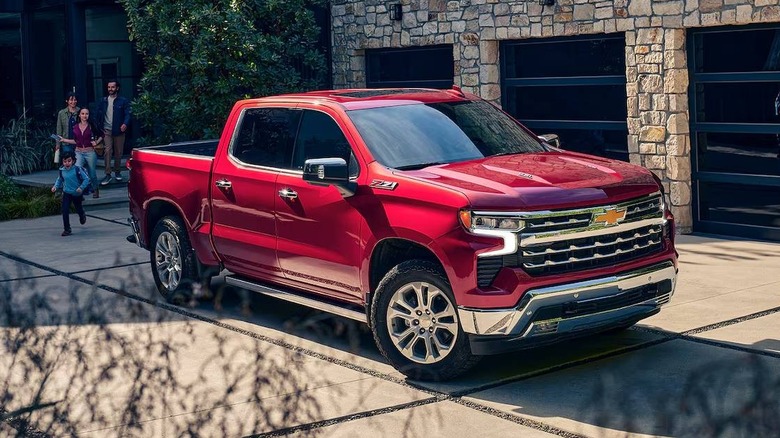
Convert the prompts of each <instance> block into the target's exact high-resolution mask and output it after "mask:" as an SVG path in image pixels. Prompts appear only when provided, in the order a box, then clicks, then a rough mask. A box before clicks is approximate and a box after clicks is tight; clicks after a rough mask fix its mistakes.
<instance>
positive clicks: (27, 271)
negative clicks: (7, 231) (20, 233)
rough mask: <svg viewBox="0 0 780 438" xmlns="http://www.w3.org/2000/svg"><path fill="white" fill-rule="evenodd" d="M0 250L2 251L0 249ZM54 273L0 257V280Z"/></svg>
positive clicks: (44, 275)
mask: <svg viewBox="0 0 780 438" xmlns="http://www.w3.org/2000/svg"><path fill="white" fill-rule="evenodd" d="M0 251H4V250H3V249H0ZM50 275H55V274H54V273H52V272H50V271H46V270H43V269H39V268H36V267H34V266H30V265H28V264H26V263H20V262H17V261H15V260H11V259H8V258H5V257H0V282H1V281H9V280H18V279H22V278H33V277H46V276H50Z"/></svg>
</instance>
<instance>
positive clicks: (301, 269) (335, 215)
mask: <svg viewBox="0 0 780 438" xmlns="http://www.w3.org/2000/svg"><path fill="white" fill-rule="evenodd" d="M332 157H338V158H344V159H345V160H347V162H348V163H350V174H351V175H352V176H353V177H357V174H358V165H357V161H356V160H355V157H354V154H353V153H352V149H351V147H350V144H349V142H348V140H347V139H346V137H345V136H344V134H343V132H342V130H341V128H340V127H339V125H338V124H337V123H336V121H335V120H334V119H333V118H332V117H331V116H330V115H328V114H326V113H324V112H320V111H315V110H304V111H303V116H302V119H301V127H300V130H299V132H298V136H297V139H296V142H295V152H294V154H293V165H292V167H293V169H292V170H291V171H288V172H282V173H280V174H279V177H278V178H277V181H276V191H277V198H276V211H277V215H278V221H277V233H278V234H277V235H278V237H279V240H278V256H279V265H280V266H281V268H282V271H283V272H284V275H285V276H286V277H287V278H288V279H289V280H292V281H294V282H297V283H302V284H306V286H304V287H306V288H311V287H312V286H314V287H315V288H317V289H318V290H319V291H320V292H321V293H325V294H329V295H331V296H334V297H338V298H341V299H348V300H351V301H354V302H359V300H360V299H361V287H360V275H359V273H360V226H361V224H362V223H363V222H364V220H363V217H362V216H361V215H360V214H359V212H358V211H357V210H356V209H355V208H354V207H353V205H354V200H355V198H354V197H353V198H344V197H342V196H341V194H340V193H339V191H338V190H337V189H336V188H335V187H332V186H328V187H321V186H315V185H312V184H309V183H307V182H305V181H303V177H302V170H303V163H304V161H305V160H307V159H310V158H332ZM358 196H359V195H358Z"/></svg>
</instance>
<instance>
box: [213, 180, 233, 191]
mask: <svg viewBox="0 0 780 438" xmlns="http://www.w3.org/2000/svg"><path fill="white" fill-rule="evenodd" d="M215 184H216V185H217V187H219V188H220V189H229V188H231V187H233V184H232V183H231V182H230V181H228V180H226V179H220V180H218V181H217V182H216V183H215Z"/></svg>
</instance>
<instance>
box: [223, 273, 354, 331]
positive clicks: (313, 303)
mask: <svg viewBox="0 0 780 438" xmlns="http://www.w3.org/2000/svg"><path fill="white" fill-rule="evenodd" d="M225 282H226V283H227V284H229V285H232V286H236V287H240V288H242V289H246V290H251V291H252V292H257V293H261V294H263V295H268V296H270V297H274V298H278V299H280V300H284V301H289V302H291V303H295V304H300V305H303V306H306V307H311V308H312V309H317V310H321V311H323V312H328V313H332V314H334V315H338V316H343V317H344V318H349V319H354V320H356V321H359V322H362V323H366V314H365V312H359V311H357V310H353V309H348V308H346V307H342V306H339V305H336V304H330V303H324V302H322V301H319V300H315V299H313V298H309V297H305V296H302V295H298V294H295V293H292V292H288V291H286V290H282V289H276V288H273V287H270V286H267V285H265V284H260V283H253V282H251V281H247V280H242V279H240V278H236V277H233V276H227V277H225Z"/></svg>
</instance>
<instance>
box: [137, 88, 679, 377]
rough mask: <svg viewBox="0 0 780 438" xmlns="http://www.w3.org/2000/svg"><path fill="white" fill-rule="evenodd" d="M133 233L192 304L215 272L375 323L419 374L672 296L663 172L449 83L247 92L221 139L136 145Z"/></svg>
mask: <svg viewBox="0 0 780 438" xmlns="http://www.w3.org/2000/svg"><path fill="white" fill-rule="evenodd" d="M129 167H130V168H131V171H130V175H131V176H130V183H129V196H130V213H131V218H130V219H129V221H130V223H131V226H132V228H133V233H134V236H133V237H131V239H130V240H134V241H135V242H136V243H137V244H138V245H140V246H141V247H143V248H147V249H149V251H150V259H151V267H152V273H153V276H154V280H155V282H156V284H157V288H158V289H159V291H160V293H162V295H163V296H165V297H166V298H167V299H168V300H171V301H174V302H175V301H176V300H178V299H181V298H183V297H186V296H187V295H188V294H190V293H192V290H193V285H194V284H196V283H199V282H201V281H203V280H204V279H208V278H210V276H211V275H213V274H214V273H215V272H220V271H223V270H226V271H227V276H226V281H227V283H229V284H231V285H235V286H237V287H240V288H244V289H247V290H251V291H256V292H260V293H265V294H270V295H273V296H275V297H278V298H282V299H286V300H290V301H293V302H297V303H300V304H303V305H306V306H310V307H314V308H317V309H321V310H324V311H327V312H331V313H335V314H338V315H341V316H345V317H349V318H353V319H356V320H359V321H362V322H367V323H368V324H369V326H370V327H371V329H372V332H373V333H374V339H375V340H376V343H377V346H378V348H379V350H380V351H381V352H382V353H383V354H384V356H385V357H386V358H387V359H388V360H389V361H390V362H391V363H392V364H393V365H394V366H395V367H396V368H397V369H398V370H400V371H401V372H403V373H405V374H406V375H408V376H410V377H412V378H417V379H429V380H441V379H449V378H452V377H454V376H457V375H458V374H460V373H462V372H464V371H465V370H467V369H469V368H470V367H472V366H473V365H474V364H475V363H476V362H477V360H478V358H479V357H480V356H482V355H486V354H494V353H500V352H504V351H509V350H514V349H520V348H527V347H532V346H536V345H541V344H547V343H551V342H555V341H559V340H562V339H567V338H571V337H576V336H582V335H585V334H592V333H598V332H603V331H608V330H616V329H622V328H626V327H629V326H631V325H633V324H634V323H636V322H637V321H638V320H640V319H643V318H646V317H648V316H651V315H653V314H655V313H656V312H658V311H659V309H660V307H661V306H662V305H663V304H665V303H667V302H668V301H669V299H670V298H671V296H672V294H673V293H674V287H675V280H676V274H677V255H676V252H675V249H674V243H673V240H674V219H673V217H672V216H671V214H670V213H669V211H668V210H667V209H666V208H665V202H664V192H663V187H662V185H661V184H660V181H659V180H658V179H657V178H656V177H655V176H654V175H653V174H652V173H651V172H649V171H648V170H646V169H644V168H642V167H639V166H634V165H631V164H628V163H624V162H620V161H614V160H608V159H604V158H599V157H593V156H588V155H583V154H579V153H573V152H567V151H564V150H561V149H559V148H556V147H553V146H552V145H551V144H549V143H548V142H546V141H545V139H544V138H543V137H538V136H536V135H534V134H533V133H531V132H530V131H529V130H528V129H526V128H525V127H523V126H522V125H521V124H519V123H518V122H517V121H515V120H514V119H512V118H511V117H510V116H508V115H507V114H506V113H504V112H503V111H501V110H500V109H498V108H497V107H495V106H493V105H492V104H490V103H488V102H486V101H484V100H481V99H479V98H478V97H476V96H473V95H469V94H465V93H463V92H461V91H460V90H459V89H458V88H456V87H453V89H451V90H429V89H384V90H336V91H317V92H310V93H301V94H289V95H282V96H274V97H265V98H260V99H249V100H242V101H239V102H238V103H236V104H235V106H234V107H233V110H232V112H231V113H230V116H229V117H228V119H227V122H226V125H225V128H224V131H223V132H222V136H221V138H220V139H219V140H218V141H201V142H193V143H174V144H170V145H164V146H154V147H144V148H137V149H135V150H134V151H133V154H132V158H131V161H130V164H129Z"/></svg>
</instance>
